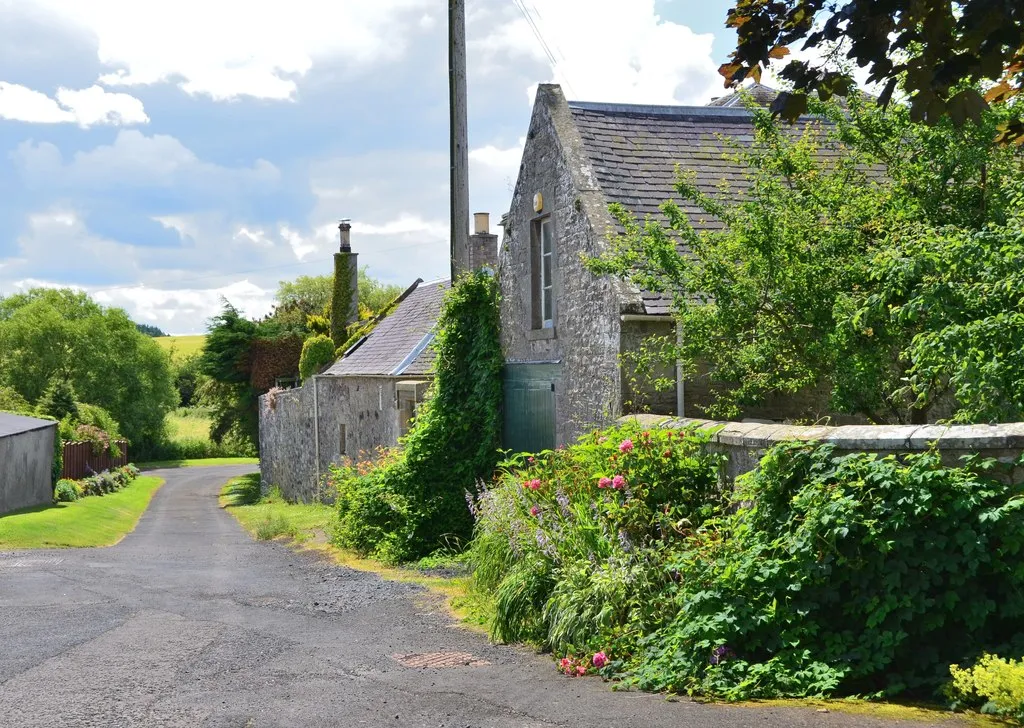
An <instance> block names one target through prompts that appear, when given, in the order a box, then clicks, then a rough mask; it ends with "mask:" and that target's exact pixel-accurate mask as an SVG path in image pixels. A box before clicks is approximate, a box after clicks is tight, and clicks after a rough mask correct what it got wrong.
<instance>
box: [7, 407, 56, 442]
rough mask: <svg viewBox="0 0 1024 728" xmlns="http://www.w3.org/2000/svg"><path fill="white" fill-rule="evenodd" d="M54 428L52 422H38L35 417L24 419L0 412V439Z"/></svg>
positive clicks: (54, 423)
mask: <svg viewBox="0 0 1024 728" xmlns="http://www.w3.org/2000/svg"><path fill="white" fill-rule="evenodd" d="M56 426H57V423H56V422H54V421H52V420H40V419H38V418H36V417H24V416H22V415H14V414H11V413H9V412H0V438H2V437H12V436H14V435H20V434H22V433H23V432H33V431H35V430H42V429H45V428H47V427H56Z"/></svg>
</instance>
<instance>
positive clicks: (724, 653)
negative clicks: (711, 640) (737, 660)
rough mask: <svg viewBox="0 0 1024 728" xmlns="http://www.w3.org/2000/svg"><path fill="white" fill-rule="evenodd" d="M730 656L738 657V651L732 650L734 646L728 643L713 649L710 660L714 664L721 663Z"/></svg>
mask: <svg viewBox="0 0 1024 728" xmlns="http://www.w3.org/2000/svg"><path fill="white" fill-rule="evenodd" d="M730 657H736V653H735V652H733V651H732V648H731V647H729V646H727V645H719V646H718V647H716V648H715V649H713V650H711V658H710V659H709V660H708V662H709V663H710V664H712V665H720V664H722V663H723V662H725V661H726V660H728V659H729V658H730Z"/></svg>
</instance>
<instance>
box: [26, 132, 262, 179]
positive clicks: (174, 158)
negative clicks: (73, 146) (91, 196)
mask: <svg viewBox="0 0 1024 728" xmlns="http://www.w3.org/2000/svg"><path fill="white" fill-rule="evenodd" d="M12 157H13V158H14V160H15V161H16V162H17V163H18V164H19V166H20V167H21V168H22V171H23V172H24V174H25V176H26V178H27V180H28V181H29V182H30V183H31V184H36V185H45V186H47V187H53V186H57V187H91V188H95V187H97V186H106V185H117V186H124V185H128V184H132V185H139V186H151V187H170V186H174V185H177V184H180V183H182V182H184V181H188V183H189V184H190V185H191V186H192V187H193V189H208V190H209V191H210V193H211V194H213V195H216V194H217V193H218V192H224V191H225V190H226V189H228V188H230V187H237V186H239V185H242V186H243V187H246V186H247V187H249V188H268V187H273V186H274V185H276V184H278V183H279V182H280V178H281V175H280V171H279V170H278V169H277V168H276V167H275V166H274V165H273V164H271V163H270V162H267V161H265V160H262V159H259V160H257V161H256V162H255V163H254V164H253V165H252V167H249V168H244V167H243V168H228V167H221V166H219V165H215V164H211V163H209V162H204V161H202V160H200V159H199V158H198V157H197V156H196V155H195V154H194V153H193V152H192V150H190V149H189V148H188V147H186V146H185V145H183V144H182V143H181V142H180V141H178V140H177V139H175V138H174V137H172V136H167V135H165V134H154V135H152V136H147V135H145V134H143V133H142V132H140V131H138V130H136V129H122V130H121V131H119V132H118V133H117V138H116V139H115V140H114V142H113V143H112V144H105V145H102V146H98V147H96V148H94V149H92V150H89V151H85V152H77V153H76V154H75V155H74V158H73V159H72V160H71V161H69V162H67V163H65V162H64V158H63V155H62V154H61V152H60V150H59V149H58V148H57V147H56V146H55V145H53V144H50V143H49V142H40V143H34V142H31V141H26V142H22V143H21V144H20V145H19V146H18V147H17V149H16V150H15V151H14V152H13V153H12Z"/></svg>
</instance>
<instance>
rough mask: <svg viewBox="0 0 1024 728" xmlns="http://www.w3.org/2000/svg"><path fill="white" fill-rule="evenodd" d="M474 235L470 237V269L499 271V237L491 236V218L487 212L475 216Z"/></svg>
mask: <svg viewBox="0 0 1024 728" xmlns="http://www.w3.org/2000/svg"><path fill="white" fill-rule="evenodd" d="M473 231H474V232H473V235H470V236H469V269H470V270H471V271H477V270H483V269H487V270H489V271H491V272H492V273H495V272H497V270H498V236H497V235H492V234H491V216H490V214H488V213H486V212H477V213H475V214H474V215H473Z"/></svg>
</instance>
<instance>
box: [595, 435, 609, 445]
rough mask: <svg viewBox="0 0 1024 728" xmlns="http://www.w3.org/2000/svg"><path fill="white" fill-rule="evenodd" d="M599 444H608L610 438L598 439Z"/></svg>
mask: <svg viewBox="0 0 1024 728" xmlns="http://www.w3.org/2000/svg"><path fill="white" fill-rule="evenodd" d="M597 442H598V444H599V445H603V444H605V443H606V442H608V438H607V437H599V438H597Z"/></svg>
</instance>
